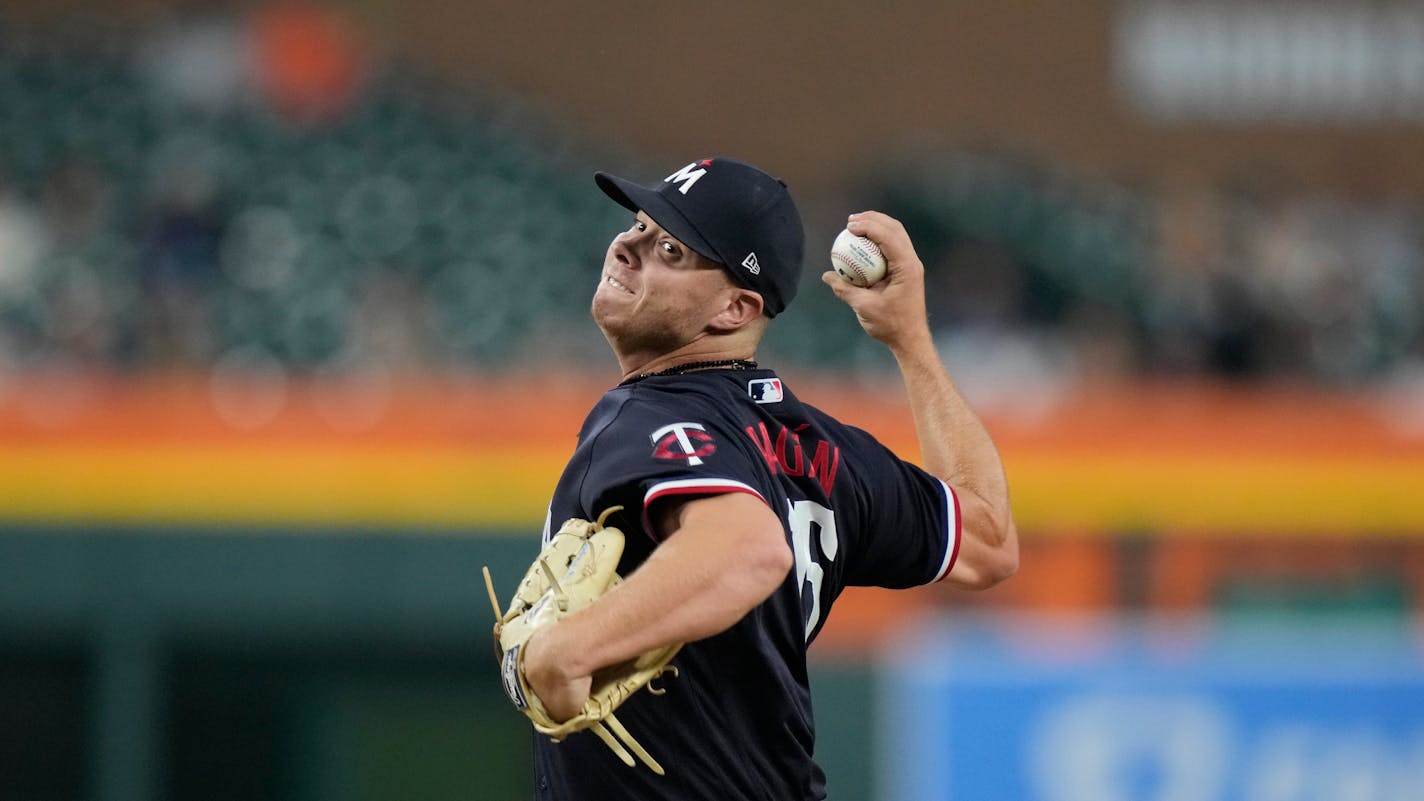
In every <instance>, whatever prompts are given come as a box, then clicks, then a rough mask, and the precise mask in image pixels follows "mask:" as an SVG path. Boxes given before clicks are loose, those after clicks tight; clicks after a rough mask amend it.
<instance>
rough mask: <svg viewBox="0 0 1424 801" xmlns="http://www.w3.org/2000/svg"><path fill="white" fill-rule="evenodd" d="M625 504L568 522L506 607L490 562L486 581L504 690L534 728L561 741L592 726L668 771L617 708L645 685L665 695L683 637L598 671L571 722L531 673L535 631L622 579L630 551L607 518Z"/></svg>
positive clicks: (624, 756) (625, 752) (617, 750)
mask: <svg viewBox="0 0 1424 801" xmlns="http://www.w3.org/2000/svg"><path fill="white" fill-rule="evenodd" d="M622 508H623V507H621V506H614V507H612V508H609V509H607V510H605V511H604V512H603V514H601V515H599V516H598V521H597V522H595V523H590V522H589V521H587V520H579V519H576V518H575V519H571V520H568V521H566V522H565V523H564V524H563V526H561V527H560V528H559V530H558V531H557V532H556V533H555V534H554V536H553V537H552V538H550V540H549V544H547V545H545V546H544V549H543V550H542V551H540V552H539V556H538V558H536V559H535V560H534V563H533V564H532V565H530V566H529V570H528V571H527V572H525V574H524V578H523V579H522V580H521V581H520V582H519V587H518V589H516V590H515V592H514V598H513V599H511V600H510V602H509V608H508V609H506V610H505V611H504V613H503V614H501V613H500V611H499V600H498V597H497V596H496V594H495V590H494V580H493V579H492V578H490V572H489V568H488V567H486V568H485V569H484V576H485V586H486V587H487V588H488V589H489V596H490V603H491V604H492V605H493V607H494V615H495V624H494V640H495V651H496V655H497V656H498V658H499V662H500V674H501V678H502V679H503V683H504V691H505V693H506V694H507V695H509V699H510V700H511V701H513V702H514V706H515V707H516V708H517V709H519V711H521V712H523V713H524V715H525V716H526V717H528V718H529V720H530V721H531V722H532V723H533V724H534V730H535V731H537V732H539V733H541V734H547V735H549V737H550V738H552V739H553V740H554V741H555V742H558V741H560V740H563V739H564V738H565V737H567V736H569V735H570V734H572V733H574V732H576V731H580V730H582V729H588V730H590V731H592V732H593V733H594V734H595V735H597V736H598V738H599V739H601V740H602V741H603V742H604V743H605V744H607V746H608V747H609V748H610V749H612V750H613V753H614V754H616V755H618V758H619V759H621V760H623V762H624V763H626V764H628V765H630V766H631V765H634V764H635V763H634V762H633V756H634V755H636V756H637V757H638V759H640V760H642V762H643V764H645V765H647V766H648V767H649V768H651V769H652V770H653V772H654V773H657V774H658V775H663V772H664V771H663V768H662V766H661V765H659V764H658V762H657V760H655V759H653V757H652V756H651V755H650V754H649V753H648V752H647V750H646V749H644V748H643V747H642V746H641V745H639V744H638V741H637V740H635V739H633V736H632V735H631V734H629V733H628V730H627V729H625V728H624V727H623V724H622V723H619V722H618V718H617V717H615V716H614V714H613V711H614V710H616V709H617V708H618V707H619V706H621V705H622V704H623V702H624V701H627V700H628V698H629V697H630V696H632V695H633V694H634V693H636V692H638V691H639V690H641V689H643V688H645V687H646V688H647V689H648V692H650V693H653V694H654V695H661V694H662V693H663V692H664V690H662V689H659V688H655V687H653V686H651V682H652V681H653V679H656V678H658V677H659V676H661V675H662V674H663V673H664V672H669V671H670V672H672V673H673V675H677V667H676V666H673V665H669V664H668V662H669V661H671V660H672V658H673V656H674V655H676V654H677V652H678V650H679V649H680V648H682V645H681V644H678V645H670V646H667V647H665V648H659V649H655V650H653V651H649V652H647V653H645V654H642V655H641V656H638V657H637V658H635V659H631V660H628V661H627V662H624V663H621V664H618V665H610V666H608V667H606V668H602V669H600V670H598V671H596V672H595V673H594V675H593V688H592V690H591V691H590V692H589V697H588V701H586V702H585V703H584V705H583V710H582V711H581V712H579V714H577V715H575V716H574V717H572V718H570V719H569V720H566V721H563V722H559V721H556V720H554V719H553V718H552V717H550V716H549V713H548V711H547V710H546V709H545V708H544V704H543V702H541V701H540V700H539V696H538V695H536V694H535V693H534V691H533V690H532V689H531V688H530V687H529V684H528V682H527V681H526V680H525V678H524V644H525V643H526V642H528V641H529V638H530V637H531V636H533V634H534V632H535V631H538V630H539V629H540V628H542V627H544V626H548V625H551V624H553V623H555V622H557V621H559V620H561V619H563V618H565V617H568V616H569V615H571V614H573V613H574V612H577V611H578V610H580V609H583V608H584V607H586V606H588V605H589V604H591V603H593V602H594V601H597V600H598V599H599V598H601V597H603V594H604V593H606V592H608V591H609V590H610V589H612V588H613V587H614V586H616V585H617V584H618V582H619V581H620V578H619V576H618V573H617V569H618V560H619V558H620V557H621V556H622V555H623V532H622V531H619V530H618V529H616V528H613V527H611V526H605V525H604V524H603V522H604V521H605V520H607V519H608V516H609V515H611V514H613V513H614V512H616V511H619V510H620V509H622Z"/></svg>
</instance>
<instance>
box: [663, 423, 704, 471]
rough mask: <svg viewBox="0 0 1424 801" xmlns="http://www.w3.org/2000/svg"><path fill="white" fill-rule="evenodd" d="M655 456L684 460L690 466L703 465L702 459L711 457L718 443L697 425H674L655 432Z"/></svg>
mask: <svg viewBox="0 0 1424 801" xmlns="http://www.w3.org/2000/svg"><path fill="white" fill-rule="evenodd" d="M650 438H651V439H652V440H653V456H655V457H656V458H658V459H684V460H686V461H687V463H688V464H690V465H699V464H702V457H704V456H711V455H712V454H713V452H715V451H716V450H717V443H715V442H713V441H712V435H711V434H708V433H707V429H705V428H703V427H702V426H701V425H698V424H697V423H673V424H671V425H665V426H663V427H662V428H659V429H658V430H657V431H654V432H653V433H652V434H651V435H650Z"/></svg>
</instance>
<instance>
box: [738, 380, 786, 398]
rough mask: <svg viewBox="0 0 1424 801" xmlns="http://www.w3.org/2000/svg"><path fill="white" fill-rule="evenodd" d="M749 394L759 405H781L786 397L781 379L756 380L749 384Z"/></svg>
mask: <svg viewBox="0 0 1424 801" xmlns="http://www.w3.org/2000/svg"><path fill="white" fill-rule="evenodd" d="M747 394H748V395H750V396H751V399H752V400H754V401H756V402H757V403H781V401H782V399H783V398H785V397H786V394H785V393H784V392H782V391H781V379H780V378H754V379H752V380H751V381H748V382H747Z"/></svg>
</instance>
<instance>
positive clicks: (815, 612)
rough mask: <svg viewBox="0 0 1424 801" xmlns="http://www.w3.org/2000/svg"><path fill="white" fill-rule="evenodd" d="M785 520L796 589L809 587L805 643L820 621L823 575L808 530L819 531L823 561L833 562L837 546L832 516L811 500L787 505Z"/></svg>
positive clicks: (834, 523)
mask: <svg viewBox="0 0 1424 801" xmlns="http://www.w3.org/2000/svg"><path fill="white" fill-rule="evenodd" d="M787 521H788V522H789V523H790V524H791V548H792V552H793V553H794V555H795V557H796V586H797V588H799V589H800V590H801V591H802V592H805V588H806V585H807V584H810V585H811V611H810V613H809V614H808V615H807V616H806V639H808V640H809V639H811V632H813V631H815V630H816V624H817V623H819V622H820V621H821V580H822V579H824V578H825V576H826V571H825V570H823V569H821V563H820V562H819V561H817V560H816V558H815V556H813V555H812V553H811V535H812V529H813V528H819V529H820V531H821V537H820V540H821V548H820V551H821V553H823V554H825V556H826V561H828V562H834V561H835V560H836V551H837V550H839V547H840V542H839V541H838V540H837V539H836V513H835V512H832V511H831V510H830V509H827V508H826V507H824V506H822V505H820V504H819V503H816V502H815V501H796V502H795V503H792V504H791V513H790V515H789V516H788V517H787Z"/></svg>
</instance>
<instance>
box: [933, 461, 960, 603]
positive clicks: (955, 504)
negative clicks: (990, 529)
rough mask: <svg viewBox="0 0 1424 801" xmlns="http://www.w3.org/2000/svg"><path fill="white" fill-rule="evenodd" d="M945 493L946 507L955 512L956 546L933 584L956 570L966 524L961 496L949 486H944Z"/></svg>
mask: <svg viewBox="0 0 1424 801" xmlns="http://www.w3.org/2000/svg"><path fill="white" fill-rule="evenodd" d="M940 483H944V482H940ZM944 491H945V493H947V494H948V495H949V498H948V499H947V501H948V502H946V503H945V506H946V507H952V508H953V511H954V535H953V536H954V544H953V545H952V546H951V548H950V551H949V559H947V560H946V561H945V564H944V567H943V568H941V569H940V572H939V575H938V576H935V580H934V581H931V582H930V583H931V584H938V583H939V582H941V581H944V580H945V578H947V577H948V576H949V571H951V570H953V569H954V562H955V560H956V559H958V558H959V543H960V542H962V541H963V537H962V534H963V526H964V523H963V522H962V521H963V518H961V517H960V515H959V495H958V494H957V493H955V491H954V487H951V486H949V485H948V484H945V485H944Z"/></svg>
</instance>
